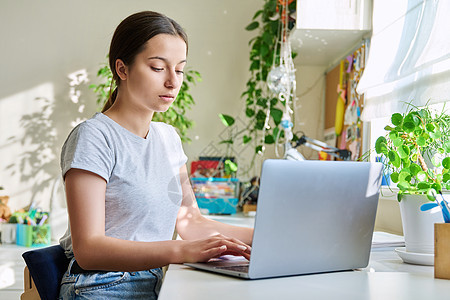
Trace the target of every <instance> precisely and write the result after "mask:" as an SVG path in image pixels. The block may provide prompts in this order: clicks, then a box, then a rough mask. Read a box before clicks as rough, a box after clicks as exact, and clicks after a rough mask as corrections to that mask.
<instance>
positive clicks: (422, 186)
mask: <svg viewBox="0 0 450 300" xmlns="http://www.w3.org/2000/svg"><path fill="white" fill-rule="evenodd" d="M417 187H418V188H419V189H421V190H427V189H429V188H430V187H431V185H430V184H429V183H428V182H426V181H422V182H419V183H418V184H417Z"/></svg>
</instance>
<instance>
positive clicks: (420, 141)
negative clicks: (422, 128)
mask: <svg viewBox="0 0 450 300" xmlns="http://www.w3.org/2000/svg"><path fill="white" fill-rule="evenodd" d="M416 142H417V145H418V146H420V147H423V146H425V145H426V144H427V140H426V139H424V138H423V136H419V137H418V138H417V140H416Z"/></svg>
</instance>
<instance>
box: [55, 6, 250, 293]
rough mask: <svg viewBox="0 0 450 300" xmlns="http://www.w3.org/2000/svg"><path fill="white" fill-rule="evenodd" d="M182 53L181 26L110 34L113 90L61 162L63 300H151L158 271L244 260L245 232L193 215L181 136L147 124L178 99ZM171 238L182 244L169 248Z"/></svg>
mask: <svg viewBox="0 0 450 300" xmlns="http://www.w3.org/2000/svg"><path fill="white" fill-rule="evenodd" d="M187 50H188V43H187V37H186V34H185V32H184V31H183V29H182V28H181V27H180V25H178V24H177V23H176V22H175V21H173V20H172V19H170V18H168V17H166V16H164V15H161V14H159V13H155V12H151V11H144V12H140V13H136V14H133V15H131V16H129V17H127V18H126V19H125V20H123V21H122V22H121V23H120V24H119V26H118V27H117V29H116V31H115V32H114V35H113V38H112V41H111V46H110V51H109V65H110V68H111V71H112V73H113V78H114V80H115V82H116V84H117V88H116V89H115V90H114V91H113V93H111V97H110V99H109V100H108V102H107V104H106V105H105V107H104V109H103V110H102V113H97V114H95V115H94V116H93V117H92V118H91V119H89V120H87V121H85V122H83V123H81V124H80V125H78V126H77V127H75V128H74V129H73V131H72V132H71V133H70V135H69V136H68V138H67V140H66V142H65V144H64V146H63V149H62V153H61V168H62V175H63V178H64V182H65V190H66V198H67V205H68V212H69V221H70V222H69V228H68V230H67V232H66V234H65V235H64V236H63V237H62V238H61V241H60V244H61V246H62V247H63V248H64V249H65V252H66V255H67V256H68V257H69V258H70V259H71V261H70V264H69V268H68V270H67V272H66V273H65V275H64V277H63V279H62V282H61V291H60V296H61V298H62V299H82V298H89V299H102V298H105V299H114V298H122V299H156V298H157V295H158V292H159V288H160V285H161V279H162V270H161V267H163V266H166V265H168V264H172V263H184V262H199V261H207V260H209V259H210V258H214V257H218V256H221V255H225V254H232V255H242V256H244V257H246V258H247V259H249V257H250V251H251V248H250V246H249V245H251V242H252V234H253V230H252V229H249V228H241V227H235V226H230V225H226V224H222V223H219V222H215V221H212V220H209V219H207V218H205V217H203V216H202V215H201V214H200V211H199V209H198V206H197V204H196V200H195V197H194V193H193V191H192V187H191V185H190V183H189V178H188V173H187V169H186V165H185V163H186V161H187V157H186V155H185V154H184V152H183V149H182V145H181V141H180V138H179V136H178V135H177V133H176V131H175V130H174V128H173V127H172V126H169V125H167V124H164V123H158V122H152V116H153V114H154V113H155V112H164V111H166V110H167V109H168V108H169V107H170V105H171V104H172V103H173V101H174V100H175V98H176V96H177V94H178V92H179V90H180V86H181V84H182V82H183V68H184V66H185V64H186V56H187V52H188V51H187ZM175 229H176V231H177V233H178V234H179V236H180V237H181V238H182V240H172V236H173V232H174V230H175Z"/></svg>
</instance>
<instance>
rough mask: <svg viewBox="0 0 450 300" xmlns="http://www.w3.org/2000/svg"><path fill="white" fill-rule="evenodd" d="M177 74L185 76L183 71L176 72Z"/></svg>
mask: <svg viewBox="0 0 450 300" xmlns="http://www.w3.org/2000/svg"><path fill="white" fill-rule="evenodd" d="M175 72H177V74H179V75H183V74H184V72H183V71H175Z"/></svg>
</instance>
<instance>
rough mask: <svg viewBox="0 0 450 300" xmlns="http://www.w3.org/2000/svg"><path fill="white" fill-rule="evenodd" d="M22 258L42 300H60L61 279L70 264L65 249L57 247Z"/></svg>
mask: <svg viewBox="0 0 450 300" xmlns="http://www.w3.org/2000/svg"><path fill="white" fill-rule="evenodd" d="M22 257H23V259H24V260H25V263H26V264H27V266H28V270H29V271H30V275H31V277H32V278H33V281H34V284H35V285H36V289H37V291H38V293H39V296H40V297H41V299H42V300H50V299H51V300H54V299H58V297H59V287H60V283H61V279H62V277H63V275H64V273H65V272H66V270H67V267H68V266H69V262H70V261H69V259H67V257H66V255H65V254H64V249H63V248H62V247H61V246H60V245H55V246H50V247H45V248H40V249H36V250H30V251H27V252H24V253H23V254H22Z"/></svg>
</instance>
